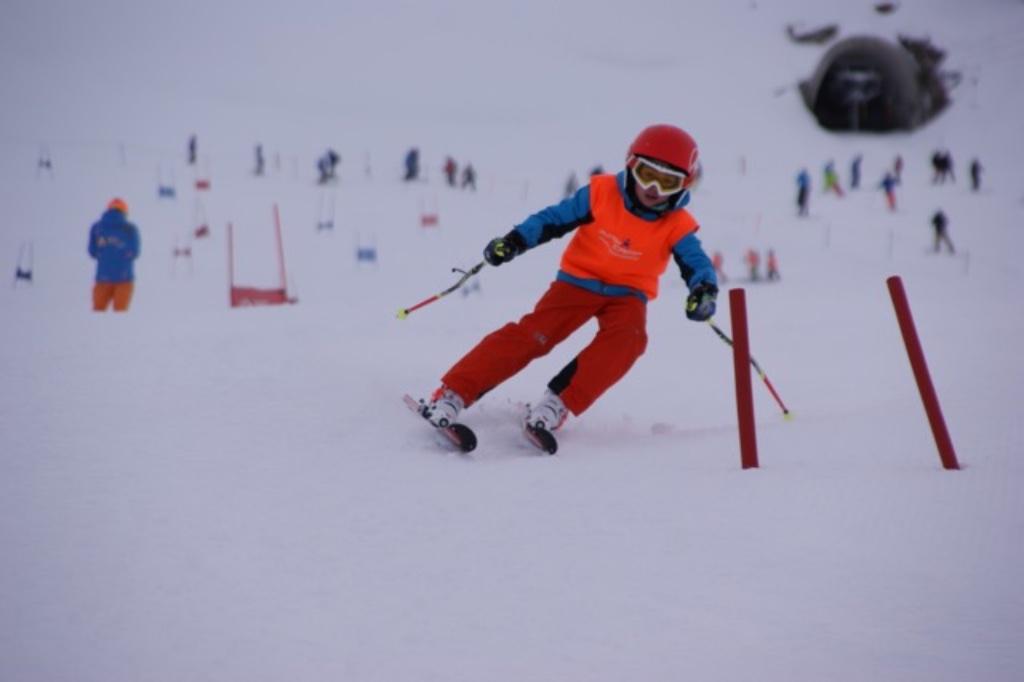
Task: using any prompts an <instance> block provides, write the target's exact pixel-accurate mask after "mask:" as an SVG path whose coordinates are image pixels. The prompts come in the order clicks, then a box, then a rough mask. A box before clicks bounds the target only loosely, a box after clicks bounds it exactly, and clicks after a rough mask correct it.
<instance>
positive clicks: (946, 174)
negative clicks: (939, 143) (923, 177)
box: [932, 149, 956, 185]
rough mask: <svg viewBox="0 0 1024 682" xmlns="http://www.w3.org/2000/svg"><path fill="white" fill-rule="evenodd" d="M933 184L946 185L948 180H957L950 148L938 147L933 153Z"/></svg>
mask: <svg viewBox="0 0 1024 682" xmlns="http://www.w3.org/2000/svg"><path fill="white" fill-rule="evenodd" d="M932 171H933V173H932V184H933V185H944V184H946V180H947V179H948V180H950V181H951V182H956V175H955V174H954V173H953V155H952V154H950V152H949V150H948V149H937V150H936V151H935V152H934V153H933V154H932Z"/></svg>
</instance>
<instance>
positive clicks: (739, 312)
mask: <svg viewBox="0 0 1024 682" xmlns="http://www.w3.org/2000/svg"><path fill="white" fill-rule="evenodd" d="M729 315H730V318H731V320H732V365H733V373H734V374H735V375H736V415H737V416H738V417H739V426H740V464H741V466H742V467H743V468H744V469H756V468H758V463H757V435H756V433H755V431H754V389H753V387H752V386H751V381H750V369H749V367H750V337H749V336H748V334H747V297H746V293H745V292H744V291H743V289H730V290H729Z"/></svg>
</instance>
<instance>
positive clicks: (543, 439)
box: [523, 424, 558, 455]
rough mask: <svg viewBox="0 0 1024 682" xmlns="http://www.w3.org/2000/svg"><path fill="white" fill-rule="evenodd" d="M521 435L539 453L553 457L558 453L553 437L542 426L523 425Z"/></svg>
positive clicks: (556, 442) (556, 443)
mask: <svg viewBox="0 0 1024 682" xmlns="http://www.w3.org/2000/svg"><path fill="white" fill-rule="evenodd" d="M523 435H524V436H526V440H528V441H530V444H531V445H533V446H534V447H535V448H537V449H538V450H540V451H541V452H546V453H547V454H549V455H553V454H555V453H556V452H558V441H557V440H556V439H555V437H554V435H552V433H551V432H550V431H548V430H547V429H545V428H544V427H542V426H533V425H532V424H523Z"/></svg>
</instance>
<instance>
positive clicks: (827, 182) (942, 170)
mask: <svg viewBox="0 0 1024 682" xmlns="http://www.w3.org/2000/svg"><path fill="white" fill-rule="evenodd" d="M862 161H863V156H862V155H860V154H857V155H856V156H854V157H853V159H852V160H851V162H850V189H858V188H859V187H860V179H861V163H862ZM931 166H932V171H933V174H932V184H937V185H940V184H945V183H946V181H947V180H949V181H950V182H956V175H955V174H954V171H953V156H952V154H951V153H950V151H949V150H948V149H937V150H936V151H935V152H934V153H933V154H932V157H931ZM982 171H983V168H982V165H981V162H980V161H979V160H978V159H977V158H975V159H973V160H972V161H971V164H970V180H971V191H973V192H978V191H980V190H981V174H982ZM902 174H903V157H902V156H900V155H898V154H897V155H896V157H895V158H894V159H893V163H892V166H891V167H890V168H887V169H886V170H885V173H884V174H883V175H882V179H881V180H880V181H879V183H878V188H879V189H881V190H882V191H883V192H884V193H885V202H886V206H887V207H888V208H889V210H890V211H895V210H896V188H897V187H898V186H899V185H900V182H901V180H902ZM796 187H797V194H796V205H797V215H799V216H801V217H803V216H807V215H808V204H809V201H810V193H811V176H810V174H809V173H808V172H807V169H806V168H801V169H800V171H799V172H798V173H797V176H796ZM822 192H823V193H829V192H831V193H833V194H835V195H836V196H837V197H842V196H843V195H844V193H843V188H842V185H841V184H840V182H839V175H838V173H837V172H836V168H835V162H834V161H833V160H831V159H830V160H828V161H827V162H826V163H825V166H824V168H823V171H822ZM948 224H949V219H948V218H947V217H946V214H945V213H944V212H943V211H942V210H941V209H939V210H938V211H936V212H935V214H933V216H932V227H933V229H934V234H935V248H934V250H935V251H936V252H937V251H939V250H940V248H941V247H942V246H945V247H946V248H947V249H948V251H949V253H954V252H955V251H954V249H953V242H952V241H951V240H950V238H949V233H948Z"/></svg>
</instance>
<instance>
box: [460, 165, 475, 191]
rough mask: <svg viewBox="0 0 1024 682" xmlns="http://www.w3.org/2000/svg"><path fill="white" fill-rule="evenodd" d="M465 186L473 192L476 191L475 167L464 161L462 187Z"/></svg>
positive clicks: (464, 187)
mask: <svg viewBox="0 0 1024 682" xmlns="http://www.w3.org/2000/svg"><path fill="white" fill-rule="evenodd" d="M467 187H468V188H470V189H471V190H473V191H474V192H475V191H476V169H475V168H473V164H471V163H466V166H465V167H464V168H463V169H462V189H466V188H467Z"/></svg>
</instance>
